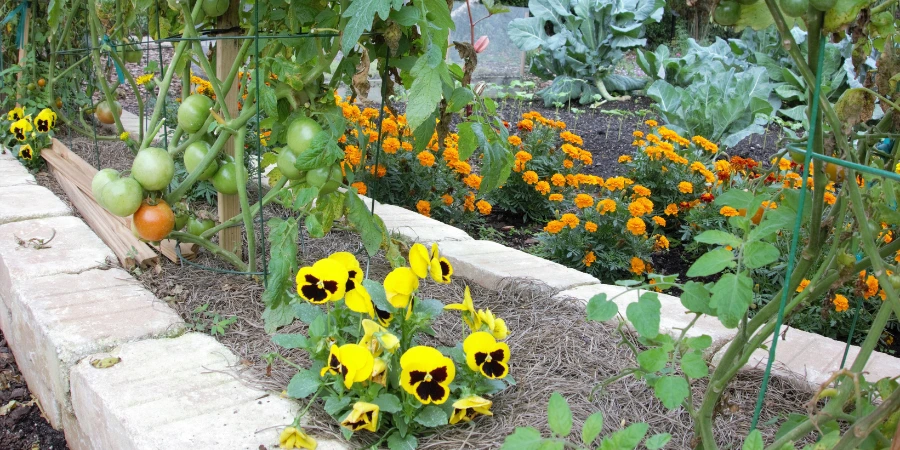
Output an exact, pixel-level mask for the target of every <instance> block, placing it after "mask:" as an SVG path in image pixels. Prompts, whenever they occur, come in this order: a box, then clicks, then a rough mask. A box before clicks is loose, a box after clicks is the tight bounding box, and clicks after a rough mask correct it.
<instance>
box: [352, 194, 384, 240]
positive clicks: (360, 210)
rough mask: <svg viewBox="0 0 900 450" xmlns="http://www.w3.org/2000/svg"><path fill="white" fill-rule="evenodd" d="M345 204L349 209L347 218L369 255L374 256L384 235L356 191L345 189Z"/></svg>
mask: <svg viewBox="0 0 900 450" xmlns="http://www.w3.org/2000/svg"><path fill="white" fill-rule="evenodd" d="M347 204H348V206H349V211H348V212H347V220H349V221H350V223H351V224H352V225H353V227H354V228H355V229H356V231H357V232H358V233H359V237H360V239H362V242H363V245H364V246H365V247H366V252H367V253H368V254H369V256H375V254H376V253H378V249H379V248H381V244H382V243H384V239H385V236H384V234H383V233H382V232H381V228H379V227H378V224H377V223H376V222H375V218H374V217H372V213H371V212H370V211H369V208H367V207H366V204H365V203H363V201H362V199H360V198H359V196H358V195H356V192H355V191H353V190H351V191H347Z"/></svg>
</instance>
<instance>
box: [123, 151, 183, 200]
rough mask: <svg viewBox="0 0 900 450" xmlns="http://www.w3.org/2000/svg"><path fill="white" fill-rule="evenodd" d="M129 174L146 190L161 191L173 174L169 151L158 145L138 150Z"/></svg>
mask: <svg viewBox="0 0 900 450" xmlns="http://www.w3.org/2000/svg"><path fill="white" fill-rule="evenodd" d="M131 176H132V177H134V179H135V180H137V181H138V182H139V183H141V186H143V187H144V189H146V190H148V191H161V190H163V189H165V188H166V187H167V186H169V183H171V182H172V177H174V176H175V161H173V160H172V157H171V156H170V155H169V152H167V151H165V150H163V149H161V148H159V147H147V148H145V149H143V150H141V151H139V152H138V154H137V156H135V157H134V162H133V163H132V164H131Z"/></svg>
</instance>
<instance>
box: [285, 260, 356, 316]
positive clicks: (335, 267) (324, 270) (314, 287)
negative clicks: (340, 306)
mask: <svg viewBox="0 0 900 450" xmlns="http://www.w3.org/2000/svg"><path fill="white" fill-rule="evenodd" d="M348 278H349V277H348V273H347V269H346V268H344V265H343V264H341V263H339V262H337V261H336V260H333V259H327V258H326V259H321V260H319V261H316V263H315V264H313V265H312V266H307V267H303V268H301V269H300V270H299V271H298V272H297V293H298V294H300V297H303V299H304V300H306V301H308V302H310V303H314V304H317V305H318V304H322V303H325V302H327V301H329V300H332V301H335V300H340V299H341V298H343V297H344V293H345V292H346V291H347V279H348Z"/></svg>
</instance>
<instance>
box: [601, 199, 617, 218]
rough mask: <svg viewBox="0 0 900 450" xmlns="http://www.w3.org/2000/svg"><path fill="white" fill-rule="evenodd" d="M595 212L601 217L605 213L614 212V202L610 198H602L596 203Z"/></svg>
mask: <svg viewBox="0 0 900 450" xmlns="http://www.w3.org/2000/svg"><path fill="white" fill-rule="evenodd" d="M597 212H599V213H600V214H602V215H606V213H613V212H616V201H615V200H613V199H611V198H604V199H603V200H600V201H599V202H597Z"/></svg>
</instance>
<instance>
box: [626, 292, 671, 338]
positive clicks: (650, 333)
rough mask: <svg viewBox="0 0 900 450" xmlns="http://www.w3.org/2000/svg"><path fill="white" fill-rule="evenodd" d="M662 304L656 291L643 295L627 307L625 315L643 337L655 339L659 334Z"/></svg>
mask: <svg viewBox="0 0 900 450" xmlns="http://www.w3.org/2000/svg"><path fill="white" fill-rule="evenodd" d="M661 310H662V304H661V303H660V302H659V298H658V296H657V295H656V293H655V292H647V293H645V294H643V295H641V298H639V299H638V301H636V302H634V303H631V304H629V305H628V307H627V308H625V316H626V317H627V318H628V320H629V321H630V322H631V324H632V326H634V329H635V331H637V332H638V334H639V335H640V336H641V337H644V338H647V339H653V338H655V337H656V336H658V335H659V313H660V311H661Z"/></svg>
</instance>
